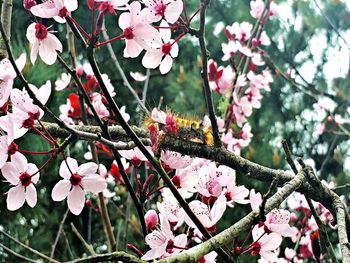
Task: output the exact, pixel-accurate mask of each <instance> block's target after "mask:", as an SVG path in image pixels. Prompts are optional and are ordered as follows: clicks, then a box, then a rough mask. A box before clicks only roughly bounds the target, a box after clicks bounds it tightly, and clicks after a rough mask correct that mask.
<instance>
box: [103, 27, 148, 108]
mask: <svg viewBox="0 0 350 263" xmlns="http://www.w3.org/2000/svg"><path fill="white" fill-rule="evenodd" d="M102 35H103V38H104V39H105V41H108V40H109V36H108V34H107V31H106V30H103V31H102ZM107 48H108V52H109V55H110V56H111V58H112V60H113V62H114V65H115V67H116V68H117V70H118V71H119V74H120V76H121V77H122V79H123V83H124V86H125V87H127V88H128V90H129V91H130V93H131V94H132V95H133V96H134V98H135V100H136V101H137V103H138V104H139V106H140V107H141V108H142V109H143V110H144V111H145V112H147V113H149V111H148V109H147V108H146V106H145V101H144V100H143V99H142V100H141V99H140V98H139V95H137V93H136V92H135V90H134V89H133V88H132V87H131V85H130V82H129V81H128V79H127V77H126V76H125V73H124V70H123V68H122V67H121V66H120V63H119V61H118V58H117V56H116V55H115V53H114V50H113V47H112V44H111V43H108V44H107ZM147 85H148V84H147Z"/></svg>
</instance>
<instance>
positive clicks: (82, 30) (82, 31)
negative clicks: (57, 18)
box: [66, 16, 91, 39]
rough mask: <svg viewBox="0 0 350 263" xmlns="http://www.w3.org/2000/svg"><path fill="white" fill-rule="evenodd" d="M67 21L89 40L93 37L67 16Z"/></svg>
mask: <svg viewBox="0 0 350 263" xmlns="http://www.w3.org/2000/svg"><path fill="white" fill-rule="evenodd" d="M66 18H67V19H69V20H70V21H71V22H72V23H73V24H74V25H75V26H76V27H77V28H78V29H79V31H80V32H81V33H83V35H84V36H85V37H86V38H87V39H90V38H91V36H90V35H89V34H88V33H87V32H86V31H85V29H84V28H83V27H82V26H81V25H80V24H79V23H78V22H77V21H76V20H75V19H74V18H73V17H71V16H67V17H66Z"/></svg>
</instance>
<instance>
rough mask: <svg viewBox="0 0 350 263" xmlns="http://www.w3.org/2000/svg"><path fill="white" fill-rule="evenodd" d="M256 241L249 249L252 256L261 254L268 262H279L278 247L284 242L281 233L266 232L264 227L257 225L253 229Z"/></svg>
mask: <svg viewBox="0 0 350 263" xmlns="http://www.w3.org/2000/svg"><path fill="white" fill-rule="evenodd" d="M252 235H253V240H254V242H253V243H252V244H251V245H250V246H249V249H248V251H250V252H251V254H252V256H256V255H258V254H260V256H262V257H263V258H264V259H266V260H268V262H277V260H278V258H277V255H276V249H277V248H279V246H280V245H281V243H282V237H281V236H280V235H279V234H276V233H271V234H266V233H265V232H264V228H263V227H260V228H259V227H258V226H255V227H254V228H253V231H252Z"/></svg>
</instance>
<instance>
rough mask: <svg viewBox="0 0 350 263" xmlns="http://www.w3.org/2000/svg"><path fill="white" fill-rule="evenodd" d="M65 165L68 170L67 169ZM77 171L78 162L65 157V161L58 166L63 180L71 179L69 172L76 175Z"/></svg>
mask: <svg viewBox="0 0 350 263" xmlns="http://www.w3.org/2000/svg"><path fill="white" fill-rule="evenodd" d="M67 164H68V166H69V168H68V167H67ZM77 171H78V162H77V160H75V159H73V158H71V157H67V159H66V160H63V161H62V163H61V166H60V171H59V174H60V176H61V177H63V178H64V179H69V178H70V177H71V175H72V174H71V172H72V173H76V172H77Z"/></svg>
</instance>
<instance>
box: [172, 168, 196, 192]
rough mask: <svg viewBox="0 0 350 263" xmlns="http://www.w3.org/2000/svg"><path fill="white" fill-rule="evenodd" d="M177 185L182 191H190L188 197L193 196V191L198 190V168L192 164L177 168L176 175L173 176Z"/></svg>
mask: <svg viewBox="0 0 350 263" xmlns="http://www.w3.org/2000/svg"><path fill="white" fill-rule="evenodd" d="M172 181H173V183H174V184H175V186H176V187H178V188H180V189H181V190H182V191H186V192H188V195H186V196H187V198H189V197H191V196H192V194H191V193H195V192H197V190H196V187H197V184H198V174H197V171H196V169H195V168H194V167H193V166H192V165H190V166H189V167H187V168H184V169H176V173H175V176H174V177H173V178H172Z"/></svg>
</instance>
